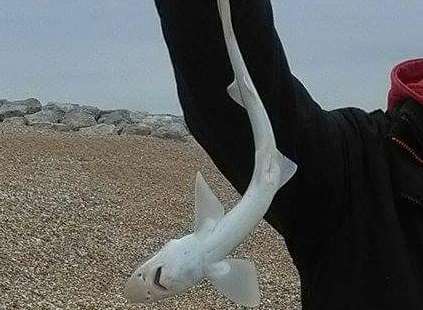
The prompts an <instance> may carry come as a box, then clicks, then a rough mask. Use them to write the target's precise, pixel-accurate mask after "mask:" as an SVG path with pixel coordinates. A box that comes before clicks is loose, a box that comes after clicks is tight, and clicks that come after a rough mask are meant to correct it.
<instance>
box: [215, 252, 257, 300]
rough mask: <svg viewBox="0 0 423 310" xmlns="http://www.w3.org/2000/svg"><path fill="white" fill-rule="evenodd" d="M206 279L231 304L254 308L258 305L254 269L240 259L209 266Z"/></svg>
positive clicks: (252, 265)
mask: <svg viewBox="0 0 423 310" xmlns="http://www.w3.org/2000/svg"><path fill="white" fill-rule="evenodd" d="M207 277H208V279H209V280H210V281H211V283H212V284H213V285H214V287H215V288H216V289H217V290H218V291H219V292H221V293H222V294H223V295H225V296H226V297H228V298H229V299H230V300H232V301H233V302H235V303H237V304H240V305H243V306H247V307H255V306H258V305H259V303H260V291H259V285H258V280H257V271H256V267H255V266H254V264H253V263H252V262H249V261H245V260H241V259H225V260H223V261H221V262H218V263H215V264H213V265H211V266H209V268H208V270H207Z"/></svg>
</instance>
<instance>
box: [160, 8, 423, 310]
mask: <svg viewBox="0 0 423 310" xmlns="http://www.w3.org/2000/svg"><path fill="white" fill-rule="evenodd" d="M156 5H157V8H158V11H159V14H160V17H161V22H162V28H163V33H164V36H165V39H166V42H167V45H168V48H169V51H170V57H171V59H172V63H173V66H174V70H175V76H176V81H177V89H178V94H179V98H180V103H181V105H182V108H183V111H184V116H185V118H186V122H187V124H188V126H189V129H190V131H191V132H192V134H193V135H194V136H195V138H196V139H197V141H198V142H199V143H200V144H201V145H202V146H203V147H204V149H205V150H206V151H207V153H208V154H209V155H210V156H211V158H212V159H213V161H214V163H215V164H216V166H217V167H218V168H219V169H220V171H221V172H222V173H223V174H224V175H225V176H226V177H227V178H228V180H229V181H230V182H231V183H232V184H233V185H234V187H235V188H236V189H237V190H238V191H239V192H240V193H243V192H244V191H245V190H246V187H247V186H248V183H249V181H250V178H251V174H252V168H253V159H254V154H253V153H254V145H253V137H252V133H251V128H250V124H249V121H248V117H247V114H246V112H245V111H244V110H243V109H242V108H241V107H240V106H239V105H237V104H236V103H234V102H233V101H232V100H231V99H230V98H229V97H228V95H227V93H226V87H227V86H228V85H229V84H230V82H232V80H233V73H232V70H231V65H230V62H229V59H228V56H227V52H226V47H225V43H224V40H223V33H222V29H221V25H220V21H219V17H218V13H217V12H218V10H217V7H216V1H215V0H156ZM232 6H233V9H232V14H233V19H234V28H235V32H236V34H237V37H238V41H239V44H240V48H241V51H242V53H243V55H244V58H245V60H246V63H247V67H248V69H249V71H250V74H251V76H252V78H253V81H254V83H255V85H256V87H257V90H258V92H259V94H260V96H261V98H262V100H263V102H264V104H265V107H266V109H267V112H268V114H269V117H270V119H271V122H272V125H273V128H274V131H275V136H276V140H277V145H278V148H279V149H280V150H281V151H282V153H284V154H285V155H286V156H288V157H289V158H290V159H292V160H293V161H295V162H296V163H297V164H298V166H299V169H298V172H297V174H296V175H295V177H294V178H293V179H291V180H290V182H289V183H288V184H287V185H286V186H285V187H284V188H283V189H281V190H280V191H279V192H278V194H277V195H276V197H275V199H274V201H273V204H272V206H271V208H270V210H269V212H268V213H267V214H266V217H265V219H266V220H267V221H268V222H269V223H270V224H271V225H272V226H273V227H274V228H275V229H277V230H278V231H279V232H280V233H281V234H282V235H283V236H284V238H285V240H286V243H287V245H288V248H289V251H290V253H291V255H292V257H293V260H294V263H295V265H296V267H297V269H298V271H299V274H300V278H301V286H302V303H303V309H305V310H307V309H321V310H331V309H336V310H340V309H361V310H363V309H416V310H417V309H423V165H422V162H420V161H419V159H420V158H422V157H421V154H419V152H421V151H422V148H421V147H422V143H421V142H422V141H421V138H422V137H423V135H421V132H420V133H418V130H421V129H422V126H421V125H422V124H423V111H422V110H423V108H422V107H420V106H418V105H417V104H415V103H412V102H407V103H405V104H404V105H402V106H401V107H400V108H398V109H397V110H395V113H392V114H387V113H384V112H382V111H380V110H379V111H375V112H373V113H366V112H364V111H362V110H360V109H355V108H346V109H339V110H334V111H330V112H328V111H325V110H322V109H321V108H320V107H319V105H318V104H317V103H316V102H315V101H314V100H313V99H312V98H311V97H310V95H309V94H308V92H307V91H306V89H305V88H304V87H303V85H302V84H301V83H300V82H299V81H298V80H297V79H296V78H295V77H294V76H293V75H292V74H291V72H290V70H289V66H288V64H287V60H286V58H285V55H284V51H283V48H282V45H281V43H280V41H279V38H278V35H277V33H276V30H275V28H274V24H273V16H272V9H271V4H270V1H269V0H243V1H236V2H235V1H232ZM418 128H420V129H418Z"/></svg>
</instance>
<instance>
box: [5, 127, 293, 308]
mask: <svg viewBox="0 0 423 310" xmlns="http://www.w3.org/2000/svg"><path fill="white" fill-rule="evenodd" d="M0 135H1V138H0V161H1V166H0V240H1V243H0V279H1V281H0V309H155V310H156V309H157V310H160V309H184V310H185V309H187V310H188V309H204V310H207V309H210V310H211V309H215V310H217V309H244V308H243V307H241V306H237V305H235V304H233V303H232V302H230V301H228V300H227V299H226V298H225V297H223V296H221V295H220V294H219V293H217V292H216V291H215V290H214V289H213V288H212V287H211V285H210V284H209V283H208V282H207V281H203V282H202V283H201V285H199V286H198V287H196V288H193V289H191V290H190V291H189V292H187V293H186V294H184V295H182V296H178V297H175V298H170V299H167V300H164V301H161V302H159V303H157V304H153V305H128V304H127V302H126V300H125V298H124V296H123V287H124V283H125V281H126V279H127V278H128V277H129V275H130V274H131V273H132V271H133V270H134V269H135V267H136V266H137V265H138V264H139V263H140V262H141V261H143V260H144V259H145V258H146V257H148V256H150V255H151V254H153V253H154V252H155V251H156V250H158V249H159V248H160V247H161V246H162V245H163V244H164V243H165V242H166V241H168V240H169V239H171V238H175V237H181V236H183V235H184V234H185V233H187V232H188V231H189V230H190V229H191V228H192V222H193V199H194V181H195V175H196V172H197V171H198V170H200V171H201V172H203V174H204V175H205V177H206V179H207V181H208V182H209V183H210V185H211V186H212V188H213V189H214V190H215V192H216V194H217V195H218V196H219V197H220V198H221V199H222V200H223V201H224V202H225V205H228V206H232V205H234V203H235V202H236V200H237V199H238V198H239V197H238V195H237V194H236V193H235V192H234V191H233V190H232V189H231V187H230V185H229V184H228V182H227V181H225V179H224V178H223V177H222V176H221V175H220V174H219V173H218V171H217V169H216V168H215V167H214V166H213V164H212V162H211V161H210V160H209V159H208V157H207V155H206V154H205V152H204V151H203V150H202V149H201V148H200V147H199V146H198V145H197V144H196V143H195V142H194V141H192V140H189V141H188V142H180V141H173V140H163V139H159V138H154V137H151V136H150V137H141V136H127V135H125V136H94V137H91V136H86V135H83V134H79V133H77V132H55V131H51V130H48V129H43V128H35V127H28V126H19V125H16V124H13V123H0ZM234 256H236V257H245V258H248V259H251V260H253V261H255V263H256V265H257V269H258V273H259V282H260V286H261V294H262V302H261V305H260V306H259V307H258V308H257V309H300V297H299V296H300V290H299V280H298V275H297V273H296V271H295V268H294V267H293V265H292V261H291V258H290V256H289V254H288V253H287V250H286V247H285V245H284V242H283V239H282V238H281V237H280V236H279V235H278V234H277V233H276V232H275V231H274V230H273V229H272V228H270V226H269V225H268V224H266V223H264V222H262V223H261V224H260V225H259V227H258V229H257V230H256V232H255V234H254V235H253V236H252V237H251V238H249V239H248V240H247V241H246V242H245V243H244V244H243V245H242V246H241V247H240V248H239V249H238V250H237V251H236V253H234Z"/></svg>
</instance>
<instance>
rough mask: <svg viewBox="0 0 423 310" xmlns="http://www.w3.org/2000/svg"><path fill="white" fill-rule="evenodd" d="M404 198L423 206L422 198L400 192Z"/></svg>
mask: <svg viewBox="0 0 423 310" xmlns="http://www.w3.org/2000/svg"><path fill="white" fill-rule="evenodd" d="M400 195H401V197H402V198H404V199H405V200H407V201H409V202H410V203H412V204H414V205H417V206H419V207H423V201H422V200H421V199H417V198H413V197H411V196H410V195H407V194H404V193H402V194H400Z"/></svg>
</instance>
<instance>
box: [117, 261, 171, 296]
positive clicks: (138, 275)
mask: <svg viewBox="0 0 423 310" xmlns="http://www.w3.org/2000/svg"><path fill="white" fill-rule="evenodd" d="M148 269H149V270H148V271H147V270H144V268H139V269H138V270H137V271H136V272H134V274H133V275H132V276H131V278H129V280H128V282H127V283H126V287H125V297H126V299H128V301H129V302H130V303H150V302H154V301H156V300H158V299H161V298H163V297H165V295H166V294H167V288H166V287H165V286H163V285H162V284H161V283H160V277H161V273H162V267H161V266H160V267H156V268H153V269H151V270H150V268H148Z"/></svg>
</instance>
